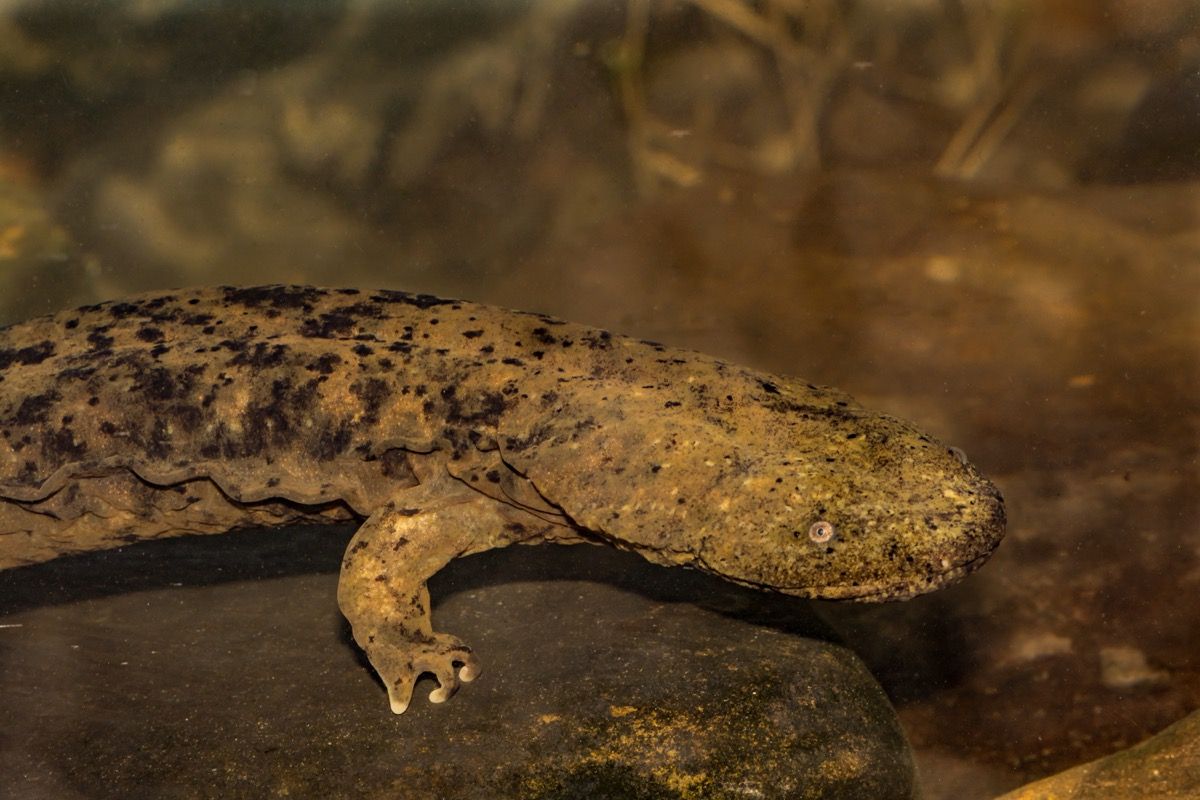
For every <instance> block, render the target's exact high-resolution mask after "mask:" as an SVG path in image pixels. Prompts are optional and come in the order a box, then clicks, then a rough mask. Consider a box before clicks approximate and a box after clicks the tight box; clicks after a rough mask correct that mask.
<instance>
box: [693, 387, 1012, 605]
mask: <svg viewBox="0 0 1200 800" xmlns="http://www.w3.org/2000/svg"><path fill="white" fill-rule="evenodd" d="M773 416H774V417H775V419H774V420H773V422H772V421H767V420H764V421H763V424H762V425H761V426H760V428H759V429H758V431H757V432H756V435H755V443H754V444H752V445H751V446H749V447H743V446H740V445H739V448H738V451H737V452H738V453H740V455H739V456H735V457H734V458H733V459H732V461H735V462H736V461H739V460H740V461H741V465H740V467H739V468H737V469H725V470H723V471H722V474H721V475H720V477H719V478H718V484H719V485H717V486H714V487H713V491H715V493H717V494H718V495H719V496H721V497H722V498H723V499H722V500H721V501H720V502H719V503H717V504H715V506H714V507H713V508H712V513H711V514H706V515H705V516H706V517H707V518H706V519H704V520H703V521H702V524H701V525H699V526H698V528H699V530H700V534H699V536H698V537H697V538H696V539H695V540H693V544H692V548H693V549H692V552H693V553H694V554H695V555H696V561H695V565H696V566H697V567H699V568H701V569H703V570H705V571H709V572H713V573H716V574H718V575H720V576H721V577H724V578H726V579H728V580H732V581H735V582H737V583H743V584H748V585H752V586H756V587H759V588H764V589H771V590H775V591H780V592H784V593H787V594H794V595H800V596H805V597H813V598H824V599H848V600H863V601H872V600H898V599H905V598H909V597H912V596H914V595H918V594H923V593H925V592H928V591H932V590H934V589H938V588H941V587H943V586H946V585H948V584H950V583H953V582H954V581H956V580H958V579H960V578H961V577H963V576H964V575H966V574H967V573H969V572H971V571H973V570H974V569H976V568H978V567H979V566H980V565H981V564H982V563H983V562H984V561H985V560H986V559H987V557H988V556H989V555H991V553H992V551H993V550H995V548H996V546H997V545H998V544H999V543H1000V539H1001V538H1002V537H1003V535H1004V526H1005V515H1004V503H1003V500H1002V499H1001V496H1000V493H999V492H998V491H997V489H996V487H995V486H993V485H992V484H991V483H990V482H989V481H988V480H986V479H985V478H984V477H982V476H981V475H980V474H979V472H978V471H977V470H976V469H975V468H974V467H973V466H971V465H970V464H969V463H967V462H966V459H965V458H964V457H963V455H962V453H961V451H959V450H957V449H956V448H949V447H946V446H945V445H942V444H940V443H939V442H937V441H935V440H934V439H932V438H931V437H929V436H926V435H924V434H922V433H920V432H919V431H917V430H915V429H914V428H913V427H912V426H910V425H909V424H908V423H905V422H902V421H900V420H897V419H894V418H892V417H888V416H885V415H879V414H872V413H870V412H867V411H864V410H862V409H861V408H858V407H856V406H853V405H850V404H845V403H843V404H839V405H838V406H836V407H835V408H834V409H833V410H831V411H829V412H828V413H822V411H821V410H819V409H814V408H812V407H809V408H807V409H805V410H803V411H801V410H799V409H797V408H790V409H782V408H781V409H779V410H778V413H777V414H775V415H773ZM740 438H741V440H742V443H744V442H745V439H746V436H745V431H744V430H743V432H742V436H741V437H740ZM695 521H697V522H699V520H695Z"/></svg>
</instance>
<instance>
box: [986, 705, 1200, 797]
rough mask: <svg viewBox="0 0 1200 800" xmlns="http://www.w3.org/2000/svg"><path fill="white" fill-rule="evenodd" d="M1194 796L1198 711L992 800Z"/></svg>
mask: <svg viewBox="0 0 1200 800" xmlns="http://www.w3.org/2000/svg"><path fill="white" fill-rule="evenodd" d="M1195 797H1200V711H1196V712H1193V713H1192V714H1190V715H1188V716H1186V717H1184V718H1183V719H1181V720H1180V721H1179V722H1176V723H1175V724H1174V725H1172V726H1171V727H1169V728H1167V729H1166V730H1164V731H1162V732H1161V733H1159V734H1157V735H1155V736H1152V737H1151V738H1149V739H1147V740H1146V741H1144V742H1142V743H1141V744H1139V745H1136V746H1134V747H1131V748H1129V749H1128V750H1122V751H1121V752H1119V753H1114V754H1113V755H1111V756H1108V757H1106V758H1101V759H1097V760H1096V761H1092V762H1089V763H1087V764H1081V765H1080V766H1078V767H1074V768H1072V769H1069V770H1067V771H1066V772H1060V773H1059V774H1057V775H1053V776H1051V777H1049V778H1044V779H1042V780H1040V781H1037V782H1035V783H1031V784H1029V785H1028V786H1023V787H1021V788H1020V789H1017V790H1016V791H1013V792H1009V793H1008V794H1006V795H1004V796H1003V797H1001V798H998V800H1189V799H1190V798H1195Z"/></svg>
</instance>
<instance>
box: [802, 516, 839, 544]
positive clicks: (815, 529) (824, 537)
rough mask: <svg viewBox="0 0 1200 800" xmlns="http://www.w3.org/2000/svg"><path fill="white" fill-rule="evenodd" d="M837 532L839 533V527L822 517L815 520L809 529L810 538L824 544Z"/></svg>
mask: <svg viewBox="0 0 1200 800" xmlns="http://www.w3.org/2000/svg"><path fill="white" fill-rule="evenodd" d="M835 533H837V529H836V528H834V527H833V523H832V522H826V521H825V520H823V519H822V520H818V521H817V522H814V523H813V524H812V527H811V528H809V529H808V538H810V539H812V540H813V541H814V542H816V543H817V544H824V543H825V542H828V541H829V540H830V539H832V538H833V535H834V534H835Z"/></svg>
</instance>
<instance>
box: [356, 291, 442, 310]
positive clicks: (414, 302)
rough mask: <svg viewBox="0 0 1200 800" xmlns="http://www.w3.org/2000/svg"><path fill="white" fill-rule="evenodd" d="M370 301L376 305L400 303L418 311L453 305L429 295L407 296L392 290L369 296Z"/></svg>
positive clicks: (404, 293) (406, 293) (407, 294)
mask: <svg viewBox="0 0 1200 800" xmlns="http://www.w3.org/2000/svg"><path fill="white" fill-rule="evenodd" d="M371 299H372V300H374V301H375V302H376V303H401V304H404V305H410V306H414V307H416V308H420V309H427V308H433V307H434V306H445V305H453V304H454V301H453V300H443V299H442V298H440V297H434V296H433V295H431V294H409V293H408V292H398V291H395V290H392V289H384V290H382V291H379V292H376V293H375V294H373V295H371Z"/></svg>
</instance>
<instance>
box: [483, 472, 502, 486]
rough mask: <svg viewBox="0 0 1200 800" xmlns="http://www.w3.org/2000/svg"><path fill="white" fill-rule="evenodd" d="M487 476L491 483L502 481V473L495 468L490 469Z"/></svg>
mask: <svg viewBox="0 0 1200 800" xmlns="http://www.w3.org/2000/svg"><path fill="white" fill-rule="evenodd" d="M485 477H486V478H487V479H488V481H489V482H490V483H499V482H500V473H499V472H497V471H496V470H494V469H493V470H488V473H487V475H486V476H485Z"/></svg>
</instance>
